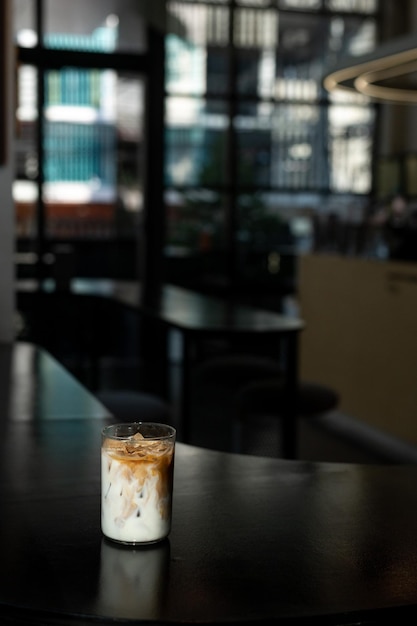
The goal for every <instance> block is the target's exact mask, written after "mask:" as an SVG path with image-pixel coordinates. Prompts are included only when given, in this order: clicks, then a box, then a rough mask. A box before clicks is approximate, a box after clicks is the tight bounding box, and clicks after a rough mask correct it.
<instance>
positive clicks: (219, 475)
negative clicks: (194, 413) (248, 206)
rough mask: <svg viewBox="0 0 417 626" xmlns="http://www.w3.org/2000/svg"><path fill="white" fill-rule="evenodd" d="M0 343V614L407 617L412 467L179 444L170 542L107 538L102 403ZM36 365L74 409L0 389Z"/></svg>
mask: <svg viewBox="0 0 417 626" xmlns="http://www.w3.org/2000/svg"><path fill="white" fill-rule="evenodd" d="M0 353H1V355H2V359H0V369H1V372H0V373H1V389H2V391H3V394H2V396H1V398H0V401H1V402H2V403H3V404H2V405H1V406H0V409H1V437H0V507H1V508H0V510H1V515H0V554H1V568H0V623H1V624H2V626H8V625H10V624H19V625H25V626H30V625H32V624H35V625H37V626H50V625H60V626H65V625H70V624H79V625H83V626H87V625H89V624H102V625H105V624H113V625H114V624H182V625H184V624H195V623H200V624H229V625H230V624H246V625H249V624H257V625H261V624H269V623H272V624H285V625H310V624H312V625H313V624H314V625H316V624H317V625H318V624H320V625H323V624H324V625H341V624H343V625H347V624H366V625H371V624H383V623H391V624H394V623H395V624H397V623H398V624H399V623H401V624H411V623H415V619H416V617H417V533H416V528H417V488H416V485H417V466H392V467H390V466H381V467H379V466H371V465H367V466H360V465H347V464H326V463H322V464H319V463H310V462H301V461H285V460H277V459H271V458H260V457H251V456H241V455H232V454H226V453H222V452H215V451H210V450H203V449H199V448H195V447H192V446H188V445H185V444H178V445H177V453H176V466H175V481H174V510H173V527H172V532H171V535H170V537H169V540H168V541H166V542H164V543H161V544H160V545H157V546H154V547H149V548H147V549H136V550H135V549H126V548H121V547H117V546H116V545H113V544H111V543H107V542H106V541H105V540H104V539H103V537H102V535H101V531H100V461H99V455H100V431H101V428H102V426H103V424H104V423H107V422H108V421H109V417H108V416H107V415H106V412H105V410H102V408H101V407H100V404H99V403H97V404H96V403H95V402H94V399H92V398H91V395H90V394H89V393H88V392H86V391H85V390H83V388H82V387H79V386H78V385H76V386H75V387H74V385H73V381H72V380H71V377H70V376H67V375H65V372H63V371H62V370H61V368H60V367H59V365H58V364H57V363H56V362H55V361H53V360H49V358H48V355H45V354H44V353H42V351H36V350H35V351H33V349H32V348H30V347H27V346H26V347H25V346H23V347H19V346H16V347H14V348H13V350H12V354H11V356H12V361H11V360H10V359H7V358H3V357H4V355H5V353H7V350H6V351H4V350H3V351H0ZM34 353H37V354H38V356H40V357H41V358H40V359H35V360H33V359H32V358H29V359H28V356H29V357H30V355H31V354H32V355H33V354H34ZM9 356H10V350H9ZM16 357H17V359H16ZM39 360H40V361H41V362H42V361H44V362H45V363H46V364H48V367H47V368H46V369H45V368H43V366H42V367H41V368H40V369H39V367H38V363H39ZM17 361H20V363H21V364H20V368H19V371H20V373H19V375H18V376H17V377H16V375H15V373H13V372H15V366H13V365H12V366H10V364H11V363H13V362H14V363H16V362H17ZM25 364H26V365H25ZM48 368H49V370H50V371H49V373H48V374H47V373H46V372H47V370H48ZM51 371H52V372H55V375H56V378H57V379H59V378H60V377H61V375H63V376H62V378H61V381H63V380H64V379H66V381H67V383H68V384H69V386H70V389H72V393H71V394H69V396H71V397H72V398H74V397H75V395H77V396H78V398H77V400H74V402H75V406H76V407H80V406H81V405H82V403H85V413H84V414H83V415H81V414H80V413H79V412H78V409H77V410H75V409H74V411H70V412H68V411H67V408H68V406H69V400H65V402H64V401H62V402H57V404H55V411H56V416H57V419H53V411H52V410H51V412H49V413H48V412H46V413H45V412H44V410H43V409H40V408H39V406H40V405H39V404H37V408H36V409H34V410H33V411H32V412H31V411H29V410H28V411H27V412H26V413H25V416H26V417H25V419H22V414H21V413H20V411H19V409H18V408H17V406H18V405H10V403H9V400H10V398H12V397H16V398H17V397H18V395H19V389H25V388H31V387H32V382H31V381H33V379H35V380H37V381H38V384H40V387H38V388H39V389H47V388H48V385H46V381H47V380H48V379H49V380H50V381H52V379H53V377H54V376H53V373H52V374H51ZM44 385H46V386H44ZM62 385H63V387H62V389H63V388H64V383H63V382H62ZM5 390H6V391H5ZM43 393H44V392H42V394H41V395H43ZM69 396H68V397H69ZM63 398H67V396H66V395H63ZM90 400H92V403H91V404H90ZM4 402H6V403H7V404H4ZM30 404H31V400H30V398H29V396H28V397H27V398H26V402H25V403H24V405H26V407H29V406H30ZM65 405H66V407H67V408H65ZM11 406H12V408H11V409H10V407H11ZM49 406H50V408H52V405H51V404H50V405H49ZM89 406H90V407H91V408H92V414H90V413H89V409H88V407H89ZM13 407H16V408H13ZM100 412H101V414H100ZM69 413H73V417H70V416H69ZM110 419H111V418H110Z"/></svg>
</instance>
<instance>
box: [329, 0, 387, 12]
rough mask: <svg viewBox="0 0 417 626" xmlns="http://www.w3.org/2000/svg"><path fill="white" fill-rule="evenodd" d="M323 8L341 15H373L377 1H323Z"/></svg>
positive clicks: (377, 5)
mask: <svg viewBox="0 0 417 626" xmlns="http://www.w3.org/2000/svg"><path fill="white" fill-rule="evenodd" d="M325 7H326V9H329V10H330V11H335V12H336V11H340V12H341V13H343V12H346V13H366V14H369V15H374V14H375V13H376V12H377V11H378V8H379V0H325Z"/></svg>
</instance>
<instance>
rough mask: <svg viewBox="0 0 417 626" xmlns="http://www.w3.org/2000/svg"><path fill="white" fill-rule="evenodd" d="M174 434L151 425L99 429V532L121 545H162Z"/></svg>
mask: <svg viewBox="0 0 417 626" xmlns="http://www.w3.org/2000/svg"><path fill="white" fill-rule="evenodd" d="M175 436H176V431H175V428H173V427H172V426H168V425H166V424H156V423H154V422H134V423H129V424H114V425H112V426H107V427H105V428H104V429H103V431H102V443H101V529H102V531H103V534H104V535H105V537H107V538H108V539H112V540H113V541H117V542H120V543H123V544H149V543H155V542H156V541H161V540H162V539H164V538H165V537H167V536H168V534H169V532H170V530H171V511H172V483H173V472H174V451H175Z"/></svg>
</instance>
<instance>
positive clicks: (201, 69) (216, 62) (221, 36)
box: [165, 2, 229, 95]
mask: <svg viewBox="0 0 417 626" xmlns="http://www.w3.org/2000/svg"><path fill="white" fill-rule="evenodd" d="M167 15H168V17H167V30H168V34H167V36H166V38H165V46H166V89H167V91H168V92H169V93H171V94H195V95H201V94H204V93H206V92H210V93H212V94H216V93H224V92H226V91H227V89H228V71H229V60H228V54H227V49H226V46H227V41H228V19H229V12H228V9H227V8H225V7H221V6H205V5H198V4H193V5H190V4H186V3H184V2H169V3H168V14H167Z"/></svg>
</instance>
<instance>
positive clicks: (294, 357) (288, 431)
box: [282, 333, 298, 459]
mask: <svg viewBox="0 0 417 626" xmlns="http://www.w3.org/2000/svg"><path fill="white" fill-rule="evenodd" d="M286 339H287V341H286V355H285V358H286V390H285V391H286V396H287V397H286V403H285V404H286V407H287V409H286V411H285V414H284V416H283V421H282V451H283V456H284V458H286V459H295V458H296V457H297V418H298V414H297V393H298V337H297V334H296V333H291V334H289V335H288V336H287V338H286Z"/></svg>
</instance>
